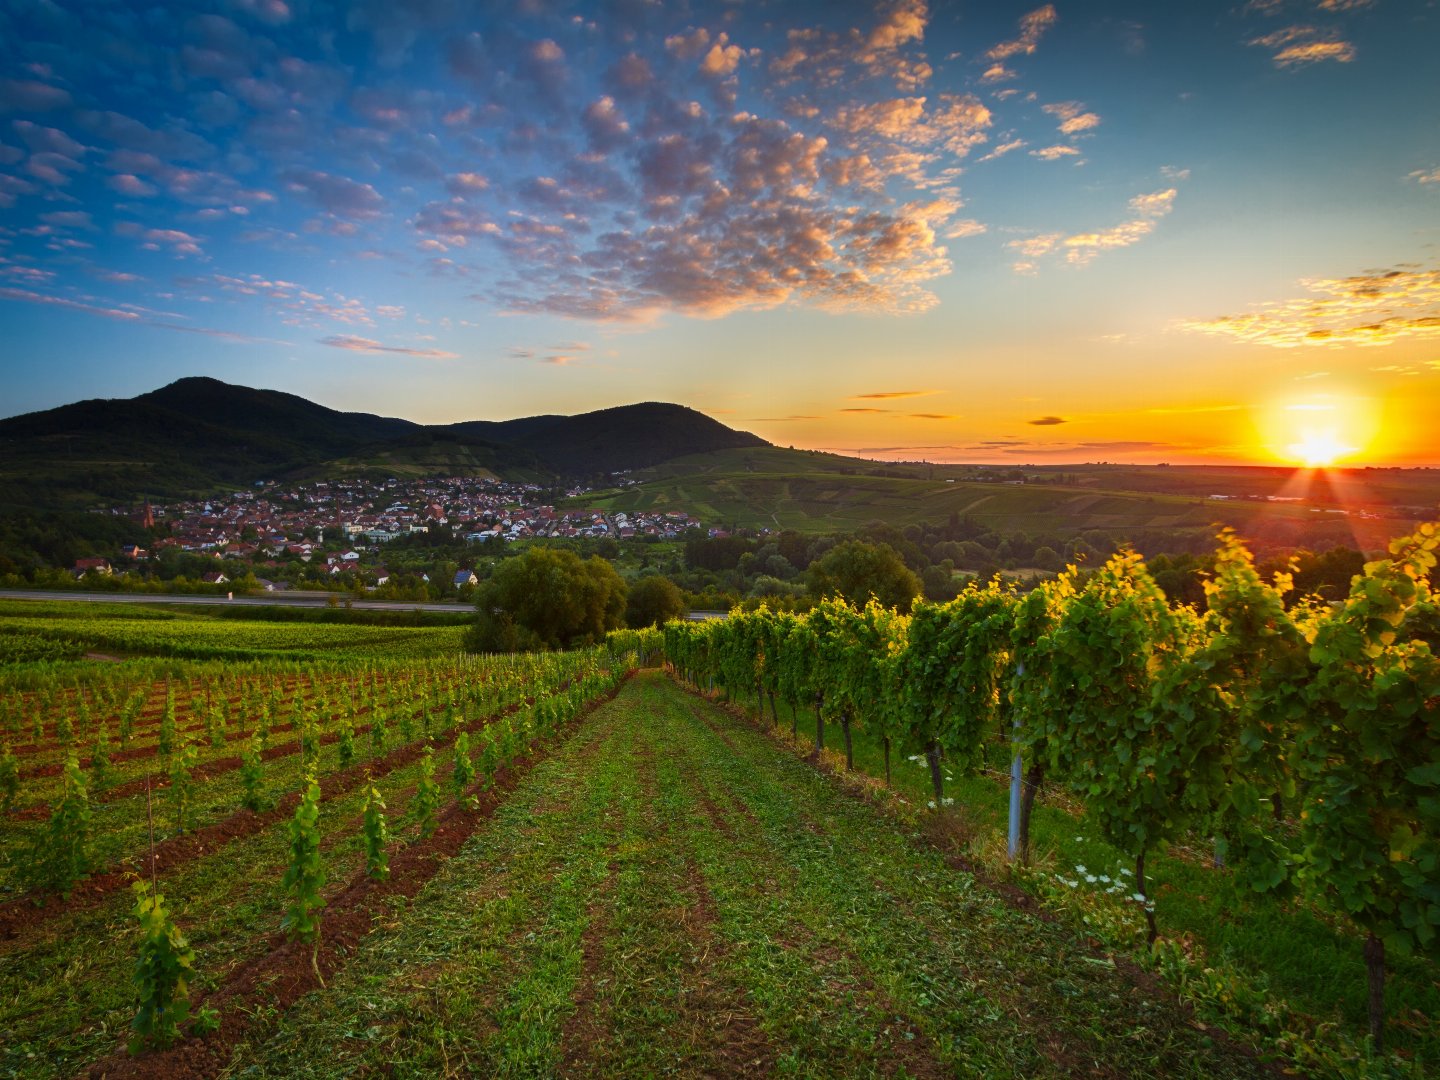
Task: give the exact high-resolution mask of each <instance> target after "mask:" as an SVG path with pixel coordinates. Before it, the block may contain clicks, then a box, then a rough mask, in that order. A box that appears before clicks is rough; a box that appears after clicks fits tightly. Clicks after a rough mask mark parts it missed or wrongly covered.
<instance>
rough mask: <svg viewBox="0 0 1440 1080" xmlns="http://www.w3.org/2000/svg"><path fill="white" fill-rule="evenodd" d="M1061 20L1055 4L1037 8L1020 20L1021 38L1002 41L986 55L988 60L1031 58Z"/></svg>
mask: <svg viewBox="0 0 1440 1080" xmlns="http://www.w3.org/2000/svg"><path fill="white" fill-rule="evenodd" d="M1058 18H1059V16H1058V15H1056V13H1055V5H1054V4H1046V5H1045V6H1044V7H1039V8H1036V9H1035V10H1034V11H1032V12H1030V13H1029V14H1028V15H1026V16H1024V17H1022V18H1021V20H1020V36H1019V37H1017V38H1015V39H1013V40H1011V41H1002V42H1001V43H1000V44H999V45H996V46H995V47H994V48H992V49H990V51H989V52H987V53H986V54H985V57H986V59H988V60H995V61H1002V60H1008V59H1010V57H1012V56H1030V55H1031V54H1033V53H1034V52H1035V46H1036V45H1038V44H1039V42H1040V38H1041V36H1042V35H1043V34H1044V33H1045V31H1046V30H1048V29H1050V27H1052V26H1054V25H1055V22H1056V20H1057V19H1058Z"/></svg>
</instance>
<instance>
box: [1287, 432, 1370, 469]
mask: <svg viewBox="0 0 1440 1080" xmlns="http://www.w3.org/2000/svg"><path fill="white" fill-rule="evenodd" d="M1286 449H1287V450H1288V451H1289V453H1290V456H1291V457H1293V458H1294V459H1295V460H1296V461H1299V462H1300V463H1301V464H1302V465H1304V466H1305V467H1306V468H1307V469H1319V468H1324V467H1325V466H1327V465H1333V464H1335V462H1336V461H1337V460H1338V459H1339V458H1342V457H1344V456H1346V455H1347V454H1353V453H1354V452H1355V447H1353V446H1346V445H1345V444H1344V443H1342V442H1341V441H1340V440H1339V439H1338V438H1337V437H1336V436H1335V433H1334V432H1332V431H1312V432H1309V433H1307V434H1306V435H1305V436H1304V437H1303V438H1301V440H1300V441H1299V442H1295V443H1291V444H1290V446H1288V447H1287V448H1286Z"/></svg>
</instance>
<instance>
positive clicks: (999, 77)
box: [980, 60, 1015, 83]
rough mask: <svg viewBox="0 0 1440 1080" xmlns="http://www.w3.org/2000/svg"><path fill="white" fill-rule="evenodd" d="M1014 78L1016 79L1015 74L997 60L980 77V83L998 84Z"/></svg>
mask: <svg viewBox="0 0 1440 1080" xmlns="http://www.w3.org/2000/svg"><path fill="white" fill-rule="evenodd" d="M1013 78H1015V72H1013V71H1011V70H1010V69H1009V68H1007V67H1006V66H1005V65H1004V64H1002V63H1000V62H999V61H998V60H997V61H996V62H995V63H993V64H991V65H990V66H989V67H988V68H986V69H985V73H984V74H983V75H981V76H980V81H981V82H982V83H997V82H1007V81H1009V80H1010V79H1013Z"/></svg>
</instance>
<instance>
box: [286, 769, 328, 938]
mask: <svg viewBox="0 0 1440 1080" xmlns="http://www.w3.org/2000/svg"><path fill="white" fill-rule="evenodd" d="M287 831H288V834H289V838H290V865H289V867H288V868H287V869H286V871H285V877H284V880H283V881H282V882H281V884H282V886H283V887H284V888H285V890H286V891H287V892H288V893H289V894H290V905H289V907H287V908H286V910H285V917H284V919H282V920H281V922H280V929H282V930H284V931H285V932H286V933H287V934H289V935H290V937H291V938H293V939H294V940H296V941H303V942H308V943H313V942H315V941H316V940H317V939H318V937H319V935H320V916H319V914H318V912H319V910H320V909H321V908H322V907H324V906H325V898H324V897H323V896H321V895H320V890H321V889H322V888H323V887H324V885H325V866H324V864H323V863H322V861H321V859H320V785H319V784H318V783H316V782H315V780H314V779H313V778H307V779H306V782H305V792H304V794H303V795H302V796H301V797H300V805H298V806H297V807H295V816H294V817H293V818H292V819H291V820H290V824H289V826H288V829H287Z"/></svg>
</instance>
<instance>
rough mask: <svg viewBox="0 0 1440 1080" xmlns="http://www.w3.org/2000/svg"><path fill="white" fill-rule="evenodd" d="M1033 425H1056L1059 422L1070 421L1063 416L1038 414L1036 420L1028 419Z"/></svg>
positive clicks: (1065, 422)
mask: <svg viewBox="0 0 1440 1080" xmlns="http://www.w3.org/2000/svg"><path fill="white" fill-rule="evenodd" d="M1025 422H1026V423H1027V424H1029V425H1030V426H1031V427H1055V426H1057V425H1059V424H1068V423H1069V422H1070V421H1068V420H1066V419H1065V418H1064V417H1063V416H1037V417H1036V418H1035V419H1034V420H1026V421H1025Z"/></svg>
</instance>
